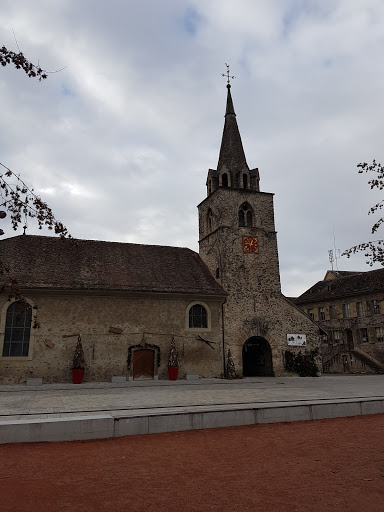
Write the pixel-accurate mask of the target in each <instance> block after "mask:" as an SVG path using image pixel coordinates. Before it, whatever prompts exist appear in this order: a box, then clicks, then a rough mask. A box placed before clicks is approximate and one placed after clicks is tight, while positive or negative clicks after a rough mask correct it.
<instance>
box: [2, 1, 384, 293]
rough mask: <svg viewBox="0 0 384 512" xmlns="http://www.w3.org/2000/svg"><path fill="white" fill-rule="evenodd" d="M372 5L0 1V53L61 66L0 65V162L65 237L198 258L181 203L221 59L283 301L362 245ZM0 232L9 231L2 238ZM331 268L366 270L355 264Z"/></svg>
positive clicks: (369, 146)
mask: <svg viewBox="0 0 384 512" xmlns="http://www.w3.org/2000/svg"><path fill="white" fill-rule="evenodd" d="M383 22H384V5H383V4H382V2H381V1H379V0H378V1H374V0H365V1H358V0H349V1H348V0H340V1H324V0H322V1H320V0H313V1H310V2H308V1H306V2H302V1H295V0H290V1H282V0H276V1H273V2H270V1H259V2H253V1H251V0H239V1H238V2H236V6H235V4H234V3H233V2H230V1H229V0H228V1H226V0H224V1H223V0H220V1H219V0H210V2H206V1H204V2H203V0H194V1H189V2H185V1H183V0H182V1H180V0H178V1H176V0H164V1H162V2H155V1H153V0H152V1H149V0H146V1H141V2H134V1H129V2H122V1H118V0H114V1H109V2H91V1H90V0H88V1H85V0H82V1H80V2H79V1H77V2H74V1H69V0H66V1H64V0H63V1H56V2H48V1H44V0H36V1H35V2H33V5H32V4H31V3H30V2H28V1H26V0H25V1H19V2H17V5H16V4H15V3H14V2H6V4H5V6H3V8H2V13H1V14H0V27H1V33H2V37H3V41H2V43H3V44H5V45H6V46H7V47H9V48H12V49H16V48H15V42H14V39H13V33H12V29H14V30H15V32H16V35H17V39H18V43H19V45H20V47H21V49H22V50H23V51H24V52H25V54H26V55H27V57H28V58H29V59H31V60H34V61H37V60H38V59H39V61H40V63H41V65H42V66H44V67H46V68H48V69H51V70H55V69H59V68H61V67H63V66H67V67H66V68H65V69H64V70H63V71H61V72H59V73H55V74H51V75H50V76H49V78H48V80H47V81H45V82H42V83H38V82H36V81H35V82H34V81H32V80H29V79H28V78H27V77H26V76H23V74H22V73H21V72H20V71H17V70H15V69H12V68H10V67H7V68H3V69H1V73H0V107H1V116H0V129H1V133H2V137H1V138H0V157H1V158H0V161H2V162H3V163H5V164H6V165H8V166H9V167H10V168H12V169H13V170H14V171H15V172H17V173H20V174H21V175H22V177H23V178H24V179H25V180H26V181H27V182H28V183H29V184H32V185H33V186H34V188H35V190H36V191H37V192H38V193H40V194H41V195H42V196H43V198H44V199H46V200H47V201H48V202H49V204H50V205H51V206H52V208H53V209H54V211H55V213H56V215H57V217H58V218H60V220H62V221H63V222H64V223H65V224H66V225H67V226H68V228H69V229H70V231H71V232H72V233H73V235H74V236H76V237H80V238H98V239H105V240H121V241H127V242H137V243H155V244H163V245H181V246H187V247H191V248H192V249H194V250H197V249H198V248H197V210H196V205H197V204H198V203H199V202H200V201H201V200H202V199H204V197H205V194H206V191H205V179H206V173H207V170H208V168H209V167H212V168H214V167H215V166H216V164H217V159H218V152H219V147H220V139H221V133H222V128H223V122H224V108H225V94H226V90H225V80H224V79H223V78H222V77H220V73H222V72H224V71H225V66H224V62H229V63H230V64H231V70H232V72H233V74H234V75H236V79H235V80H234V83H233V88H232V92H233V98H234V103H235V109H236V112H237V117H238V123H239V127H240V131H241V134H242V137H243V143H244V147H245V151H246V155H247V159H248V163H249V165H250V166H251V167H256V166H257V167H259V169H260V173H261V187H262V190H265V191H268V192H274V193H275V194H276V195H275V206H276V225H277V230H278V241H279V253H280V267H281V275H282V284H283V291H284V292H285V293H287V294H289V295H294V294H299V293H301V292H302V291H304V289H305V288H307V287H309V286H310V285H311V284H312V283H313V282H314V281H317V280H319V279H322V277H323V275H324V274H325V270H326V268H327V267H329V266H330V264H329V261H328V249H331V248H332V247H333V230H335V235H336V244H337V247H338V248H340V249H344V248H346V247H349V246H350V245H352V244H354V243H356V242H358V241H362V240H364V239H367V238H369V236H370V226H371V224H372V223H373V222H372V220H371V219H370V218H369V217H368V216H367V215H366V213H367V211H368V209H369V206H370V205H371V203H373V202H374V201H375V200H376V199H377V198H378V197H379V196H378V195H377V193H373V192H372V191H370V190H369V187H368V185H366V181H367V179H366V177H365V176H361V175H358V174H357V172H356V164H357V163H358V162H360V161H362V160H368V161H369V160H371V159H373V158H376V159H377V160H380V159H381V160H384V159H383V155H382V149H381V148H382V141H381V120H382V118H383V108H384V107H383V102H382V101H381V96H382V90H383V85H384V83H383V82H384V69H383V67H384V64H383V63H382V57H381V55H382V48H383V43H384V34H383V31H382V26H383ZM6 232H7V233H6V236H12V235H13V232H12V231H11V230H10V229H9V226H7V228H6ZM338 264H339V267H340V268H344V269H362V270H367V269H368V267H367V266H366V265H365V263H364V258H363V257H356V258H354V259H351V260H345V259H343V260H339V262H338Z"/></svg>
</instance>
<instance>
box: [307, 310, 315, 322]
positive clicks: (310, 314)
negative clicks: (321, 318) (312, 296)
mask: <svg viewBox="0 0 384 512" xmlns="http://www.w3.org/2000/svg"><path fill="white" fill-rule="evenodd" d="M307 314H308V316H309V318H310V319H311V320H314V319H315V314H314V313H313V309H312V308H311V309H307Z"/></svg>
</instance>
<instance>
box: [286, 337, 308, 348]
mask: <svg viewBox="0 0 384 512" xmlns="http://www.w3.org/2000/svg"><path fill="white" fill-rule="evenodd" d="M287 343H288V345H292V346H295V347H305V346H306V344H307V335H306V334H287Z"/></svg>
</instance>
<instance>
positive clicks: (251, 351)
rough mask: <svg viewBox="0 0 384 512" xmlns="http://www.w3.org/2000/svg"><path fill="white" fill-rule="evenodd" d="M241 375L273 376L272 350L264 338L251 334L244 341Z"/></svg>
mask: <svg viewBox="0 0 384 512" xmlns="http://www.w3.org/2000/svg"><path fill="white" fill-rule="evenodd" d="M243 376H244V377H273V364H272V350H271V346H270V344H269V343H268V341H267V340H266V339H265V338H262V337H261V336H252V337H251V338H248V339H247V341H246V342H245V343H244V345H243Z"/></svg>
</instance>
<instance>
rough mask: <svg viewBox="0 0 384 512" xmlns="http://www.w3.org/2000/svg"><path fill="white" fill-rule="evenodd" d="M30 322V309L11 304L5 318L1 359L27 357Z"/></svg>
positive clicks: (17, 303)
mask: <svg viewBox="0 0 384 512" xmlns="http://www.w3.org/2000/svg"><path fill="white" fill-rule="evenodd" d="M31 322H32V308H31V307H30V306H26V305H24V304H23V303H21V302H17V301H16V302H12V304H11V305H10V306H9V307H8V309H7V312H6V318H5V329H4V343H3V353H2V356H3V357H28V355H29V342H30V337H31Z"/></svg>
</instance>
